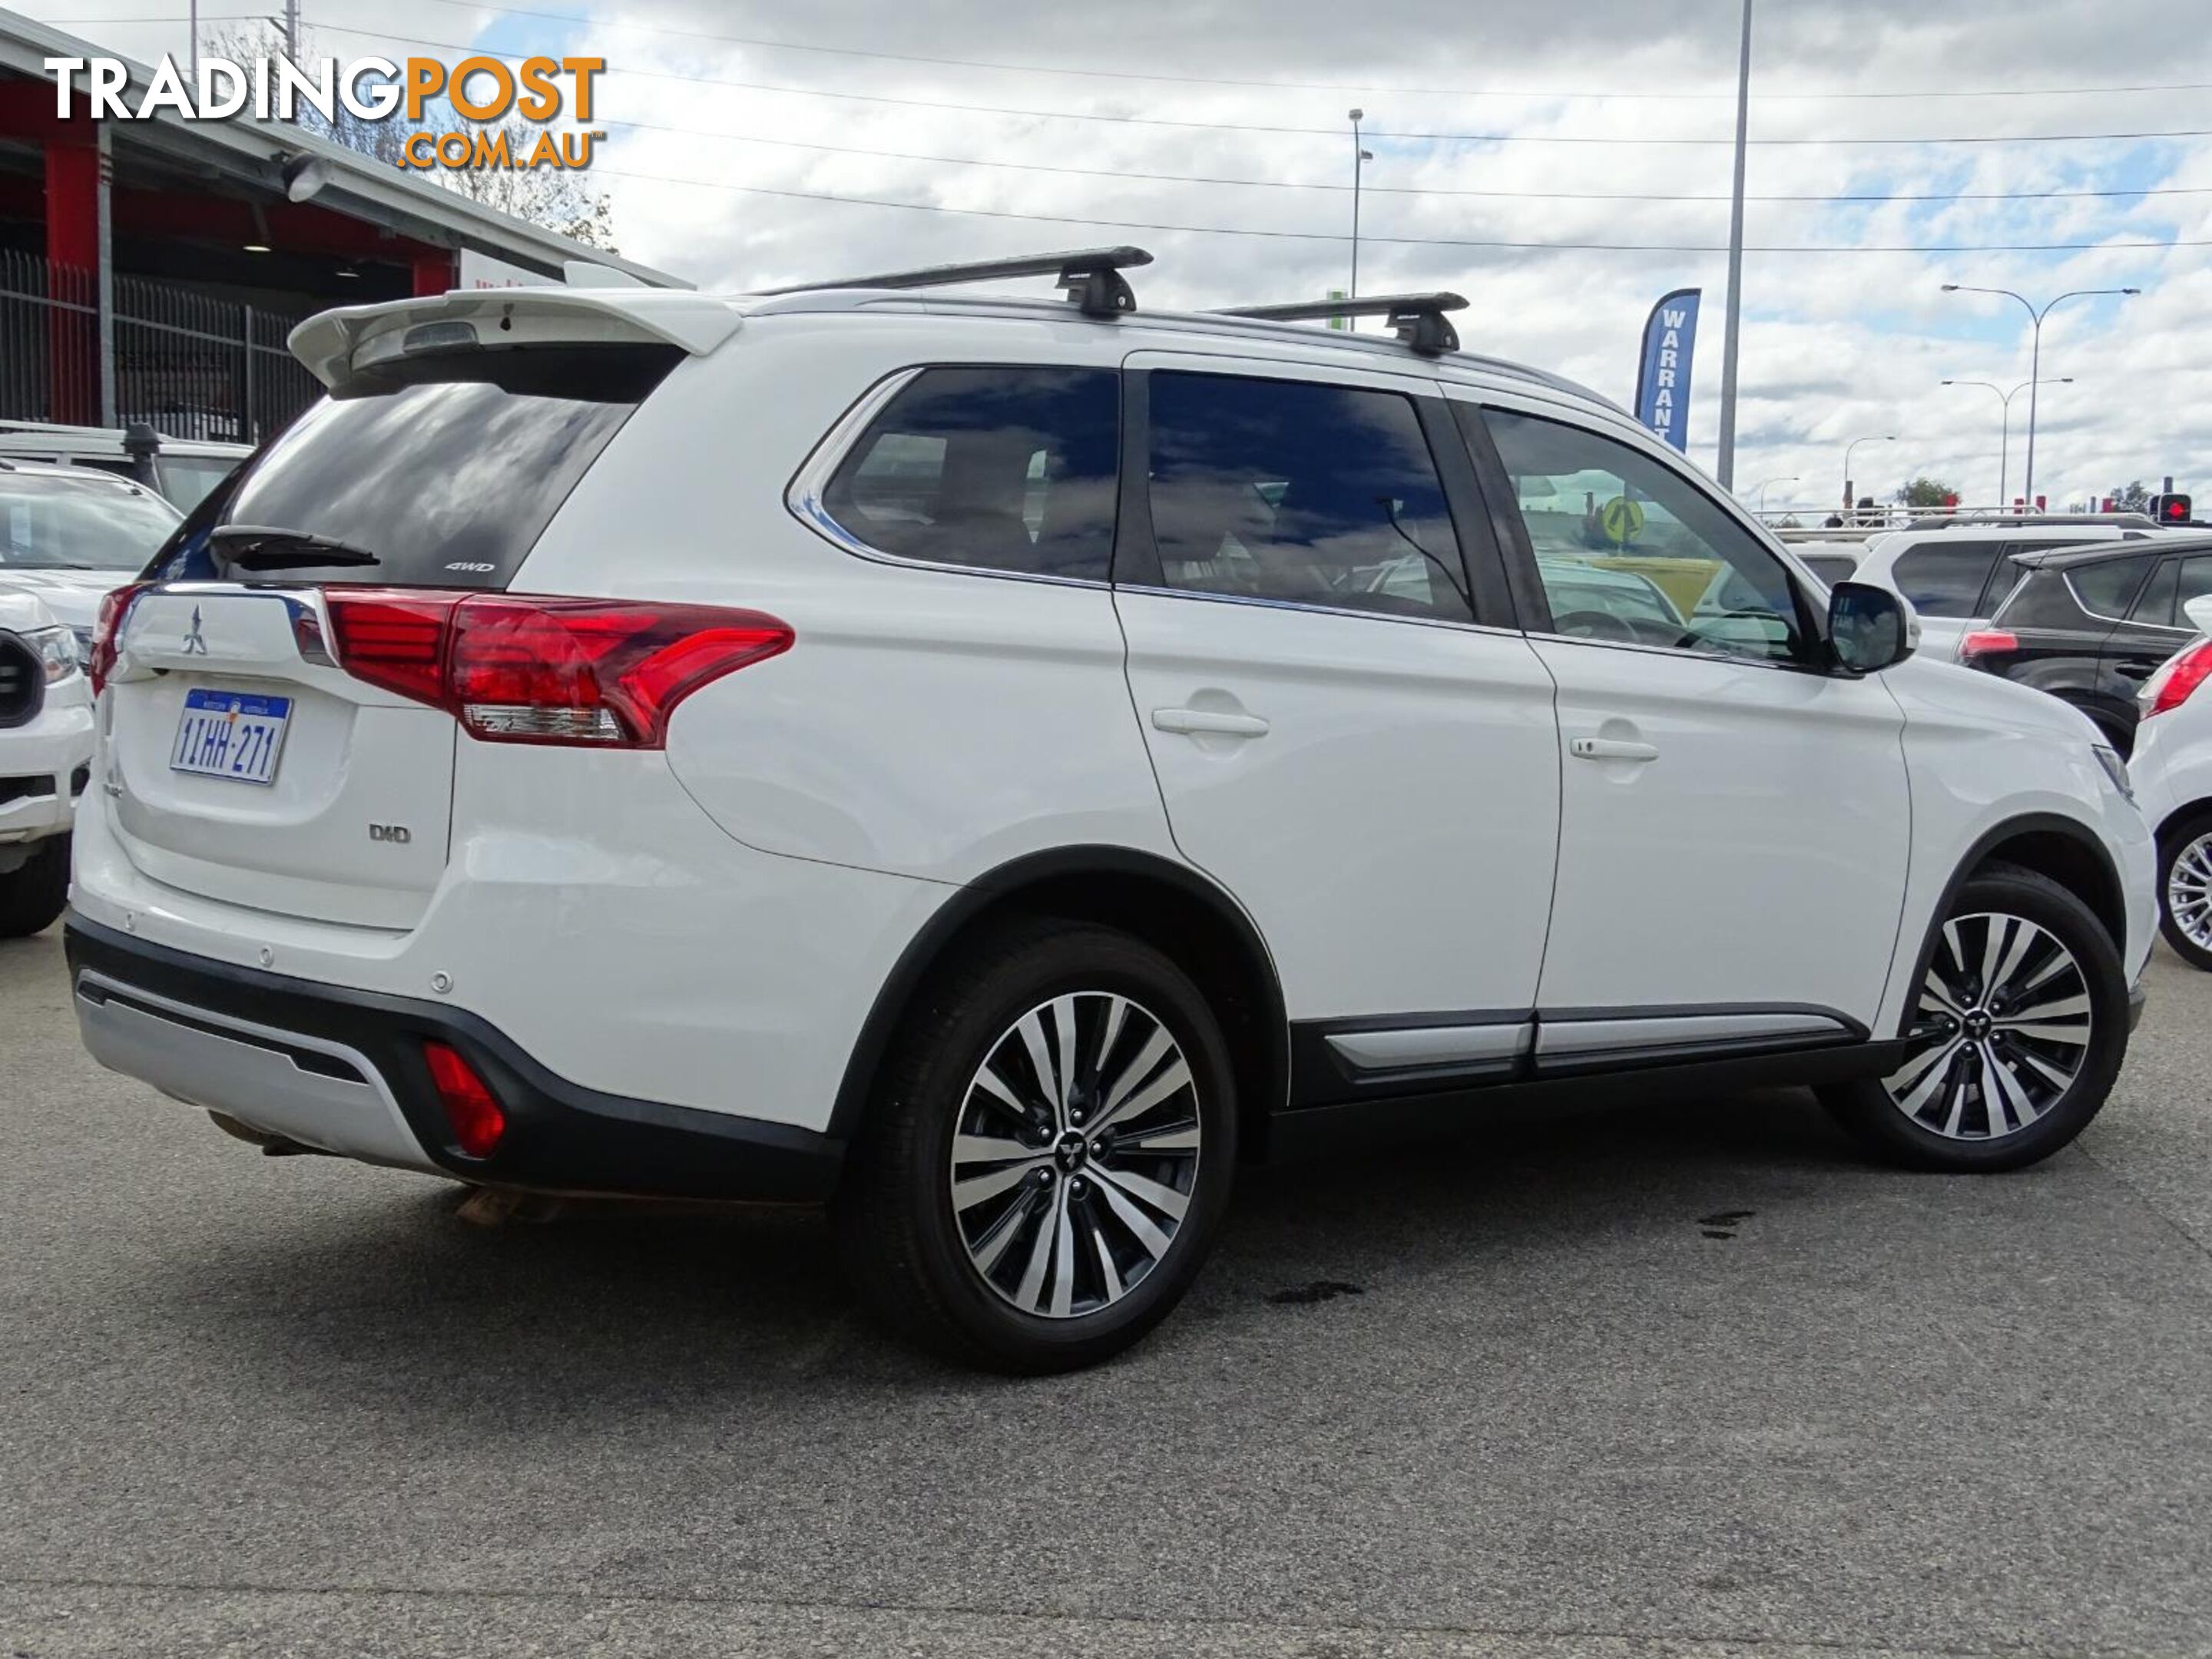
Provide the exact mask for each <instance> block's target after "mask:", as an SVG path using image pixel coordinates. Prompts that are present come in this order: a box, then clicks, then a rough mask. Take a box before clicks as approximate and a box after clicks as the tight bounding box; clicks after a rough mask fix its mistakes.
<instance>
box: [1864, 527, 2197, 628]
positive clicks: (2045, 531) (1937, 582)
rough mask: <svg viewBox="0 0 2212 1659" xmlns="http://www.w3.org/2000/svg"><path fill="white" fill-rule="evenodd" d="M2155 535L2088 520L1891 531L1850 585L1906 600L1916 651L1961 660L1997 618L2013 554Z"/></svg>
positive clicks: (2014, 569) (1872, 544)
mask: <svg viewBox="0 0 2212 1659" xmlns="http://www.w3.org/2000/svg"><path fill="white" fill-rule="evenodd" d="M2119 516H2121V515H2114V517H2115V518H2118V517H2119ZM2124 517H2125V518H2127V519H2129V520H2133V519H2135V518H2136V515H2135V514H2132V513H2130V514H2126V515H2124ZM2154 533H2156V532H2155V531H2154V527H2153V526H2152V525H2151V522H2150V520H2147V519H2146V520H2142V521H2141V524H2140V526H2136V525H2133V524H2130V523H2122V522H2114V521H2107V520H2091V519H2086V518H2083V519H2076V520H2066V519H2060V520H2052V521H2040V522H2039V521H2038V520H2033V519H2025V518H2022V519H2011V520H1998V521H1997V522H1996V523H1982V522H1977V521H1974V520H1958V521H1955V522H1948V523H1941V524H1936V525H1933V526H1919V527H1917V528H1913V529H1907V530H1892V531H1887V532H1884V533H1883V534H1881V535H1879V536H1875V537H1873V538H1869V541H1868V542H1867V544H1866V552H1865V555H1864V556H1863V558H1862V559H1861V560H1860V562H1859V568H1858V571H1857V575H1856V576H1855V577H1854V580H1857V581H1863V582H1872V583H1874V584H1875V585H1876V586H1881V587H1887V588H1888V589H1890V590H1891V591H1892V592H1896V593H1901V594H1903V595H1904V596H1905V598H1906V599H1910V600H1911V601H1912V608H1913V612H1914V614H1915V615H1916V616H1917V617H1919V619H1920V648H1921V649H1922V650H1923V651H1924V652H1926V653H1929V655H1931V656H1938V657H1941V658H1942V659H1943V660H1944V661H1946V662H1950V661H1953V660H1954V659H1956V658H1957V656H1958V654H1959V642H1960V641H1961V640H1963V639H1965V638H1966V635H1969V634H1971V633H1972V632H1973V631H1974V630H1975V629H1978V628H1979V627H1981V626H1982V625H1983V624H1984V623H1986V622H1987V621H1988V620H1989V619H1990V617H1994V616H1995V615H1996V612H1997V607H1998V606H1999V605H2002V604H2003V603H2004V602H2005V599H2006V597H2007V596H2008V594H2010V593H2011V592H2012V590H2013V588H2014V587H2015V586H2016V585H2018V583H2019V581H2020V579H2021V574H2022V573H2021V568H2020V567H2019V566H2018V565H2016V564H2015V563H2014V562H2012V556H2013V555H2014V554H2015V553H2035V552H2041V551H2044V550H2047V549H2051V548H2059V547H2087V546H2089V545H2091V544H2093V543H2098V542H2118V541H2123V540H2125V541H2140V540H2142V539H2143V538H2146V537H2148V536H2150V535H2152V534H2154Z"/></svg>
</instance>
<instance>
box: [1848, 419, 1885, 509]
mask: <svg viewBox="0 0 2212 1659" xmlns="http://www.w3.org/2000/svg"><path fill="white" fill-rule="evenodd" d="M1896 441H1897V434H1895V433H1894V432H1874V433H1869V434H1868V435H1866V436H1865V437H1863V438H1854V439H1852V440H1851V441H1850V442H1849V443H1847V444H1845V445H1844V506H1845V507H1850V505H1851V502H1852V497H1851V452H1852V451H1853V450H1854V449H1857V447H1859V446H1860V445H1861V444H1893V443H1895V442H1896Z"/></svg>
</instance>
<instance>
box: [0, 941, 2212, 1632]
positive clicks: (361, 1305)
mask: <svg viewBox="0 0 2212 1659" xmlns="http://www.w3.org/2000/svg"><path fill="white" fill-rule="evenodd" d="M67 1002H68V997H67V987H66V985H65V982H64V975H63V968H62V961H61V951H60V946H59V941H58V935H57V934H54V933H49V934H47V935H46V936H43V937H41V938H40V939H35V940H32V941H28V942H23V943H16V944H0V1656H9V1655H16V1656H36V1659H65V1656H85V1655H94V1656H107V1655H140V1654H156V1655H164V1656H167V1655H192V1656H198V1655H204V1654H240V1655H264V1654H294V1653H297V1654H303V1655H304V1654H313V1655H352V1654H362V1655H369V1654H374V1655H377V1656H380V1659H384V1656H398V1655H416V1654H437V1655H455V1656H459V1655H469V1656H479V1655H558V1656H569V1655H586V1654H588V1655H610V1656H630V1655H637V1656H646V1655H651V1656H665V1655H677V1654H694V1653H696V1654H729V1655H750V1654H771V1653H774V1654H781V1653H799V1654H847V1653H850V1654H866V1655H896V1654H914V1655H930V1656H937V1655H947V1656H950V1655H961V1656H969V1655H974V1656H985V1659H996V1656H1001V1655H1004V1656H1015V1655H1020V1656H1038V1659H1043V1656H1054V1655H1062V1654H1114V1655H1119V1656H1133V1659H1134V1656H1153V1655H1158V1656H1169V1655H1175V1656H1192V1659H1212V1656H1228V1655H1237V1656H1242V1655H1253V1654H1291V1655H1300V1656H1309V1659H1323V1656H1328V1659H1370V1656H1376V1659H1380V1656H1419V1659H1429V1656H1444V1655H1454V1656H1496V1659H1553V1656H1565V1655H1584V1654H1589V1655H1598V1656H1614V1655H1619V1656H1628V1655H1650V1654H1664V1655H1672V1656H1719V1655H1731V1654H1741V1655H1758V1656H1765V1659H1773V1656H1796V1655H1808V1656H1809V1655H1815V1654H1817V1655H1820V1656H1822V1659H1838V1656H1855V1655H1871V1654H2008V1655H2015V1654H2021V1653H2027V1654H2037V1655H2045V1654H2047V1655H2052V1656H2061V1655H2063V1656H2069V1659H2071V1656H2083V1655H2092V1654H2101V1653H2113V1654H2127V1655H2138V1654H2170V1653H2171V1654H2179V1653H2212V1388H2209V1387H2208V1378H2212V1317H2208V1316H2212V1260H2208V1255H2207V1250H2208V1246H2212V1156H2208V1154H2212V1065H2208V1060H2212V1018H2208V1015H2212V975H2199V974H2195V973H2192V972H2191V971H2190V970H2189V969H2185V968H2184V967H2182V966H2181V965H2180V964H2179V963H2178V962H2176V961H2175V960H2174V959H2173V958H2172V957H2170V956H2168V955H2166V953H2165V952H2164V951H2163V950H2162V949H2161V951H2160V954H2159V956H2158V957H2157V959H2156V960H2155V961H2154V964H2153V971H2152V975H2151V1002H2150V1007H2149V1012H2148V1015H2147V1017H2146V1018H2145V1020H2144V1023H2143V1025H2142V1029H2141V1030H2140V1031H2139V1032H2138V1034H2137V1036H2136V1046H2135V1049H2134V1052H2133V1054H2132V1056H2131V1058H2130V1061H2129V1063H2128V1066H2127V1069H2126V1071H2125V1073H2124V1074H2123V1076H2122V1078H2121V1080H2120V1084H2119V1086H2118V1091H2117V1092H2116V1094H2115V1096H2114V1098H2113V1100H2112V1103H2111V1105H2110V1106H2108V1107H2107V1109H2106V1112H2105V1114H2104V1115H2103V1117H2101V1118H2100V1120H2099V1121H2098V1122H2097V1123H2096V1124H2095V1125H2094V1126H2093V1127H2092V1128H2091V1130H2090V1131H2089V1132H2088V1133H2087V1135H2086V1136H2085V1137H2084V1138H2083V1139H2082V1140H2081V1143H2080V1144H2079V1145H2077V1146H2075V1147H2074V1148H2072V1149H2070V1150H2069V1151H2068V1152H2064V1153H2063V1154H2061V1155H2060V1156H2059V1157H2058V1158H2055V1159H2053V1160H2051V1162H2050V1163H2048V1164H2045V1165H2044V1166H2042V1167H2041V1168H2039V1169H2037V1170H2032V1171H2029V1172H2027V1173H2024V1174H2021V1175H2015V1176H1999V1177H1994V1178H1948V1177H1932V1176H1910V1175H1903V1174H1899V1173H1896V1172H1893V1171H1890V1170H1883V1169H1880V1168H1876V1167H1873V1166H1870V1165H1869V1164H1866V1163H1864V1162H1863V1161H1862V1160H1861V1159H1860V1158H1858V1157H1857V1155H1856V1154H1855V1153H1854V1152H1853V1151H1852V1150H1851V1148H1850V1146H1848V1145H1847V1144H1846V1143H1845V1142H1844V1140H1843V1139H1841V1138H1840V1137H1839V1136H1838V1134H1837V1133H1835V1132H1834V1131H1833V1130H1832V1128H1831V1127H1829V1125H1828V1124H1827V1123H1826V1121H1825V1119H1824V1118H1823V1117H1822V1116H1821V1115H1820V1111H1819V1109H1818V1108H1817V1107H1816V1106H1815V1105H1814V1103H1813V1102H1812V1101H1811V1099H1810V1097H1808V1096H1804V1095H1802V1094H1797V1093H1772V1094H1765V1095H1759V1096H1751V1097H1732V1098H1725V1099H1722V1098H1717V1099H1712V1100H1708V1101H1701V1102H1697V1103H1690V1104H1686V1105H1680V1106H1670V1107H1664V1108H1652V1109H1644V1110H1642V1111H1638V1112H1630V1113H1616V1114H1613V1115H1607V1116H1604V1117H1600V1118H1594V1119H1581V1120H1577V1121H1571V1122H1565V1123H1559V1124H1553V1125H1547V1126H1541V1127H1518V1128H1514V1129H1511V1130H1510V1131H1501V1132H1495V1133H1491V1134H1488V1135H1478V1136H1473V1137H1470V1138H1468V1139H1465V1140H1464V1141H1462V1142H1457V1143H1454V1144H1450V1145H1439V1146H1421V1147H1417V1148H1412V1149H1407V1150H1403V1151H1400V1152H1392V1153H1389V1154H1378V1155H1375V1156H1372V1157H1369V1158H1362V1159H1358V1160H1354V1161H1337V1162H1334V1163H1331V1164H1320V1165H1305V1166H1301V1167H1295V1168H1289V1169H1282V1170H1255V1171H1253V1172H1251V1173H1250V1174H1249V1177H1248V1178H1247V1179H1246V1180H1245V1181H1244V1182H1243V1186H1242V1188H1241V1190H1240V1193H1239V1195H1238V1199H1237V1204H1236V1206H1235V1211H1234V1214H1233V1217H1232V1220H1231V1228H1230V1231H1229V1235H1228V1237H1227V1238H1226V1240H1225V1244H1224V1247H1223V1248H1222V1249H1221V1250H1220V1251H1219V1253H1218V1255H1217V1256H1216V1258H1215V1260H1214V1261H1213V1263H1212V1266H1211V1267H1209V1268H1208V1269H1207V1271H1206V1273H1205V1275H1204V1276H1203V1277H1202V1278H1201V1279H1200V1283H1199V1285H1198V1286H1197V1288H1196V1290H1195V1291H1194V1293H1193V1295H1192V1296H1191V1297H1190V1298H1189V1300H1188V1302H1187V1303H1186V1304H1185V1305H1184V1306H1183V1308H1182V1310H1181V1312H1180V1313H1179V1314H1178V1315H1177V1316H1176V1317H1175V1318H1173V1319H1172V1320H1171V1321H1170V1322H1169V1323H1168V1325H1167V1326H1165V1327H1164V1328H1163V1329H1162V1330H1161V1331H1160V1332H1159V1333H1158V1334H1156V1335H1155V1336H1154V1337H1153V1338H1152V1340H1149V1341H1148V1342H1147V1343H1146V1344H1145V1345H1144V1346H1141V1347H1139V1349H1137V1350H1136V1351H1135V1352H1132V1353H1131V1354H1129V1355H1127V1356H1125V1357H1124V1358H1121V1359H1120V1360H1118V1361H1116V1362H1115V1363H1114V1364H1109V1365H1107V1366H1105V1367H1103V1368H1101V1369H1099V1370H1095V1371H1092V1372H1089V1373H1086V1374H1084V1375H1080V1376H1069V1377H1061V1378H1057V1379H1052V1380H1047V1381H1040V1382H1010V1381H1006V1380H1000V1379H994V1378H984V1377H978V1376H970V1375H967V1374H963V1373H961V1372H957V1371H953V1370H946V1369H945V1368H943V1367H941V1366H939V1365H937V1364H933V1363H932V1362H930V1361H927V1360H926V1359H923V1358H918V1357H916V1356H915V1355H913V1354H911V1353H909V1352H907V1351H906V1350H904V1349H902V1348H901V1347H899V1346H896V1345H895V1344H893V1343H891V1342H890V1341H889V1340H886V1339H884V1338H882V1337H879V1336H878V1335H877V1334H875V1333H874V1331H873V1330H872V1329H871V1328H868V1327H867V1326H866V1325H864V1324H863V1323H861V1322H860V1321H859V1320H858V1318H857V1317H856V1316H855V1315H854V1310H853V1307H852V1304H851V1302H850V1299H849V1298H848V1296H847V1294H846V1292H845V1291H844V1290H843V1288H842V1285H840V1284H839V1282H838V1280H837V1278H836V1273H835V1272H834V1269H833V1267H832V1265H831V1262H830V1260H829V1253H828V1250H827V1249H826V1243H825V1238H824V1236H823V1231H822V1229H821V1227H820V1225H819V1223H818V1222H817V1221H815V1220H813V1219H811V1218H805V1217H804V1216H789V1215H781V1214H776V1213H752V1214H746V1215H743V1216H734V1217H732V1216H724V1215H696V1214H694V1215H678V1216H671V1215H666V1214H639V1213H607V1212H581V1213H570V1214H565V1215H556V1216H555V1217H554V1218H550V1219H547V1220H540V1221H515V1222H510V1223H509V1224H507V1225H503V1226H499V1227H491V1228H487V1227H480V1226H475V1225H469V1224H468V1223H467V1222H465V1221H464V1220H461V1219H459V1218H457V1217H456V1215H455V1213H454V1212H455V1210H456V1208H457V1205H458V1200H459V1188H453V1187H450V1186H446V1185H443V1184H441V1183H439V1182H433V1181H429V1180H426V1179H423V1178H421V1177H416V1176H405V1175H400V1174H395V1173H390V1172H386V1171H380V1170H370V1169H366V1168H362V1167H359V1166H356V1165H353V1164H342V1163H338V1162H336V1161H334V1160H329V1159H323V1158H264V1157H262V1156H260V1155H259V1154H258V1152H256V1151H255V1150H254V1149H252V1147H249V1146H246V1145H244V1144H242V1143H240V1142H238V1141H236V1140H233V1139H228V1138H227V1137H226V1136H224V1135H222V1134H221V1133H218V1132H217V1131H216V1130H215V1129H214V1128H213V1127H211V1126H210V1124H209V1123H208V1122H207V1121H206V1119H205V1118H204V1117H203V1116H201V1115H198V1114H197V1113H195V1112H193V1111H191V1110H190V1109H186V1108H185V1107H182V1106H179V1105H176V1104H174V1103H171V1102H168V1101H165V1100H163V1099H161V1098H160V1097H156V1096H155V1094H154V1093H153V1092H152V1091H150V1090H148V1089H146V1088H144V1087H143V1086H141V1085H137V1084H136V1083H132V1082H128V1081H125V1079H120V1078H118V1077H114V1076H112V1075H109V1074H107V1073H103V1072H101V1071H100V1070H99V1069H98V1068H96V1067H95V1066H94V1065H93V1064H92V1062H91V1061H90V1060H88V1058H87V1057H86V1056H85V1054H83V1053H82V1050H81V1049H80V1048H79V1047H78V1044H77V1038H76V1025H75V1022H74V1020H73V1019H72V1018H71V1017H70V1013H69V1010H68V1006H67Z"/></svg>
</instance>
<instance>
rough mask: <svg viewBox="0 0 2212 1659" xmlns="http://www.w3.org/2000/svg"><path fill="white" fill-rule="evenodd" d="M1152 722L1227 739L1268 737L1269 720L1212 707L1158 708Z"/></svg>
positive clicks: (1168, 729) (1161, 727)
mask: <svg viewBox="0 0 2212 1659" xmlns="http://www.w3.org/2000/svg"><path fill="white" fill-rule="evenodd" d="M1152 725H1153V726H1154V727H1155V728H1156V729H1158V730H1159V731H1162V732H1182V733H1183V734H1185V735H1187V736H1188V735H1193V734H1196V733H1199V732H1205V733H1207V734H1209V735H1218V736H1220V737H1225V738H1264V737H1266V736H1267V721H1265V720H1261V718H1260V717H1259V716H1258V715H1257V714H1223V713H1221V712H1220V711H1218V709H1212V708H1155V709H1154V710H1152Z"/></svg>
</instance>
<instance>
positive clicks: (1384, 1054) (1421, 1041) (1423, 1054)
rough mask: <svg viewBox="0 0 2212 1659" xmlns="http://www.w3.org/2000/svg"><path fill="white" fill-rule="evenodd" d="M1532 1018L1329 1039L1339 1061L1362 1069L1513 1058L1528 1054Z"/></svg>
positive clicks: (1335, 1034) (1347, 1033) (1336, 1035)
mask: <svg viewBox="0 0 2212 1659" xmlns="http://www.w3.org/2000/svg"><path fill="white" fill-rule="evenodd" d="M1534 1024H1535V1023H1534V1021H1533V1020H1525V1019H1524V1020H1516V1021H1514V1022H1512V1023H1510V1024H1498V1025H1423V1026H1414V1027H1411V1028H1403V1029H1399V1030H1379V1031H1336V1032H1332V1033H1331V1034H1330V1035H1329V1036H1328V1046H1329V1048H1330V1049H1331V1051H1332V1052H1334V1054H1335V1055H1336V1057H1337V1058H1338V1059H1339V1060H1342V1061H1344V1062H1345V1064H1346V1065H1347V1066H1353V1067H1355V1068H1356V1069H1358V1070H1359V1071H1363V1072H1388V1071H1397V1070H1401V1069H1403V1068H1409V1067H1413V1066H1455V1065H1457V1066H1465V1065H1473V1064H1476V1063H1478V1062H1481V1061H1485V1060H1512V1059H1515V1058H1516V1057H1518V1056H1519V1055H1521V1054H1524V1053H1526V1052H1527V1051H1528V1042H1529V1037H1530V1035H1531V1033H1532V1031H1533V1030H1534Z"/></svg>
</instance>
